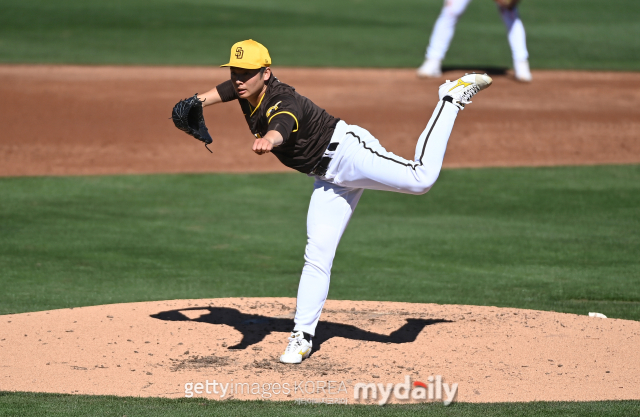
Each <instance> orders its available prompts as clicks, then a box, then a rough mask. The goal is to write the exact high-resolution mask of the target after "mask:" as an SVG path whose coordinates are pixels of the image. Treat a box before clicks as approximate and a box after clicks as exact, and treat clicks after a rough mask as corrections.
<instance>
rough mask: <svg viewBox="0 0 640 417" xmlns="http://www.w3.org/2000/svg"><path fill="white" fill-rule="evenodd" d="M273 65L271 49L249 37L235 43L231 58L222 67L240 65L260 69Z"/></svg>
mask: <svg viewBox="0 0 640 417" xmlns="http://www.w3.org/2000/svg"><path fill="white" fill-rule="evenodd" d="M270 65H271V57H270V56H269V51H267V48H265V47H264V46H263V45H262V44H261V43H258V42H256V41H254V40H253V39H249V40H246V41H242V42H237V43H234V44H233V46H232V47H231V58H230V59H229V63H228V64H224V65H220V66H221V67H238V68H246V69H258V68H262V67H268V66H270Z"/></svg>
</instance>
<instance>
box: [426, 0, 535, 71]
mask: <svg viewBox="0 0 640 417" xmlns="http://www.w3.org/2000/svg"><path fill="white" fill-rule="evenodd" d="M469 2H471V0H446V1H445V3H444V7H443V8H442V11H441V12H440V16H438V20H436V24H435V25H434V26H433V31H432V32H431V38H430V39H429V46H428V47H427V53H426V58H427V59H433V60H437V61H442V60H443V59H444V57H445V55H446V54H447V51H448V50H449V45H450V44H451V39H453V34H454V33H455V30H456V24H457V23H458V19H459V18H460V16H462V14H463V13H464V11H465V10H466V8H467V6H468V5H469ZM498 11H499V12H500V15H501V16H502V21H503V22H504V24H505V26H506V28H507V37H508V39H509V46H510V47H511V55H512V56H513V60H514V61H524V60H526V59H529V52H528V51H527V40H526V35H525V31H524V25H523V24H522V20H520V16H519V14H518V8H517V7H514V8H513V9H512V10H509V9H507V8H504V7H499V6H498Z"/></svg>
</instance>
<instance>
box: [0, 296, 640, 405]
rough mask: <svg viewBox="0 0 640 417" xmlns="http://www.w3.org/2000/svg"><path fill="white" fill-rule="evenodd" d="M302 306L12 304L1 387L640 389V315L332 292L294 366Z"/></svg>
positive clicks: (264, 302)
mask: <svg viewBox="0 0 640 417" xmlns="http://www.w3.org/2000/svg"><path fill="white" fill-rule="evenodd" d="M294 309H295V299H291V298H228V299H210V300H175V301H162V302H146V303H132V304H113V305H103V306H95V307H83V308H74V309H63V310H53V311H43V312H36V313H23V314H12V315H4V316H0V335H2V336H1V337H2V339H1V340H0V381H2V382H1V385H0V389H1V390H10V391H11V390H19V391H36V392H61V393H75V394H110V395H120V396H143V397H146V396H159V397H183V396H185V395H186V394H187V395H188V393H189V392H191V393H192V395H194V396H197V397H206V398H209V399H228V398H236V399H260V398H265V399H270V400H297V399H310V398H311V399H316V400H322V401H327V402H329V401H335V402H340V401H346V402H348V403H353V402H367V401H369V402H371V398H369V399H368V400H366V401H365V400H363V399H362V396H360V398H359V399H358V400H355V399H354V388H355V387H356V384H358V383H362V384H368V383H375V384H382V387H386V386H387V385H386V384H389V383H393V384H397V383H403V382H405V381H409V382H410V384H411V386H412V387H414V386H419V385H420V384H419V383H422V384H424V386H428V385H429V384H432V385H433V386H434V387H436V388H435V393H436V394H437V389H438V388H437V385H438V376H440V377H441V378H442V381H443V382H444V383H446V384H448V387H449V388H450V389H452V387H453V384H454V383H457V384H458V388H457V401H463V402H498V401H533V400H541V401H574V400H575V401H589V400H620V399H640V351H639V350H638V349H637V347H638V345H639V344H640V322H635V321H628V320H617V319H600V318H590V317H587V316H577V315H572V314H563V313H555V312H541V311H532V310H518V309H512V308H496V307H477V306H463V305H437V304H410V303H386V302H384V303H383V302H369V301H333V300H330V301H328V302H327V303H326V305H325V310H324V313H323V316H322V321H321V322H320V324H319V326H318V329H317V332H318V334H317V337H316V338H315V339H314V353H313V354H312V356H311V357H310V358H309V359H307V360H306V361H304V362H303V363H302V364H301V365H284V364H281V363H279V362H278V357H279V355H280V354H281V353H282V351H283V349H284V347H285V345H286V342H287V335H288V332H289V331H290V330H291V329H292V326H293V322H292V317H293V315H294ZM406 378H408V380H407V379H406ZM214 381H215V384H216V385H213V383H214ZM207 382H208V383H209V385H206V384H207ZM189 383H191V384H192V385H191V388H189V385H188V384H189ZM197 383H201V384H202V387H201V390H200V393H198V388H199V386H197V385H195V384H197ZM185 384H187V385H185ZM245 384H246V385H245ZM256 386H257V387H256ZM441 386H444V384H441ZM185 387H187V388H185ZM225 387H226V389H225ZM287 389H288V392H287ZM412 389H414V388H412ZM207 390H209V393H207V392H206V391H207ZM214 390H215V393H214ZM359 392H360V393H362V391H359ZM400 392H401V391H400ZM434 395H435V394H434ZM443 395H444V394H443ZM380 397H381V394H380V395H379V397H378V400H379V399H380ZM390 401H391V402H398V401H402V400H398V399H394V397H393V395H391V398H390ZM409 401H421V400H420V399H417V400H409Z"/></svg>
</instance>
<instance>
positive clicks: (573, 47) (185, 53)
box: [0, 0, 640, 71]
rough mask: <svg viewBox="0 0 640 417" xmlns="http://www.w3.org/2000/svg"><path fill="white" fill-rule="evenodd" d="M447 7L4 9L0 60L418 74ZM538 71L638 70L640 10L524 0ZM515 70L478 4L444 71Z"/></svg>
mask: <svg viewBox="0 0 640 417" xmlns="http://www.w3.org/2000/svg"><path fill="white" fill-rule="evenodd" d="M441 7H442V0H396V1H393V2H391V1H387V0H367V1H364V0H324V1H322V2H312V1H303V2H300V1H293V0H262V1H257V0H239V1H233V2H232V1H229V0H153V1H152V0H110V1H96V0H93V1H92V0H56V1H51V0H20V1H15V0H0V62H5V63H80V64H152V65H163V64H183V65H216V64H217V65H219V64H222V63H224V62H226V60H227V59H228V56H229V55H228V54H229V50H230V47H231V45H232V44H233V43H234V42H236V41H238V40H242V39H247V38H253V39H256V40H258V41H261V42H263V43H265V44H266V45H267V47H268V48H269V49H270V51H271V55H272V58H273V60H274V64H275V65H276V66H278V65H287V66H347V67H348V66H359V67H415V66H417V65H419V64H420V62H421V60H422V57H423V55H424V50H425V47H426V45H427V42H428V39H429V35H430V32H431V28H432V27H433V24H434V22H435V19H436V17H437V15H438V13H439V11H440V8H441ZM520 7H521V15H522V18H523V21H524V24H525V27H526V29H527V37H528V43H529V49H530V53H531V64H532V66H533V67H535V68H577V69H607V70H633V71H637V70H640V60H638V59H637V57H638V56H640V20H638V18H637V16H638V15H640V2H638V1H636V0H616V1H602V0H562V1H557V0H527V1H524V2H522V4H521V6H520ZM444 64H445V65H450V66H477V67H489V66H498V67H508V66H510V65H511V58H510V51H509V47H508V44H507V40H506V36H505V29H504V26H503V24H502V21H501V19H500V17H499V15H498V13H497V12H496V10H495V6H494V4H493V2H491V1H489V0H476V1H474V2H472V3H471V5H470V6H469V9H468V10H467V13H466V14H465V15H464V16H463V18H462V19H461V20H460V22H459V25H458V30H457V33H456V37H455V39H454V41H453V44H452V48H451V50H450V51H449V55H448V57H447V59H446V60H445V62H444Z"/></svg>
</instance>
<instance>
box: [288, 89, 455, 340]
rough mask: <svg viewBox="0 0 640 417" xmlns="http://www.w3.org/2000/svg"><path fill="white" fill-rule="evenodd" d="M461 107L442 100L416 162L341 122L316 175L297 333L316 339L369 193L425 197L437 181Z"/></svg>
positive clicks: (421, 140)
mask: <svg viewBox="0 0 640 417" xmlns="http://www.w3.org/2000/svg"><path fill="white" fill-rule="evenodd" d="M458 111H459V109H458V106H456V105H454V104H451V103H450V102H446V101H440V102H439V103H438V105H437V106H436V109H435V110H434V112H433V115H432V116H431V119H430V120H429V123H428V124H427V127H426V128H425V130H424V132H422V134H421V135H420V137H419V138H418V143H417V144H416V151H415V158H414V160H412V161H410V160H407V159H404V158H402V157H399V156H397V155H394V154H393V153H391V152H387V151H386V150H385V149H384V148H383V147H382V145H380V142H379V141H378V140H377V139H376V138H374V137H373V136H372V135H371V134H370V133H369V132H368V131H367V130H365V129H363V128H361V127H359V126H355V125H348V124H346V123H345V122H342V121H341V122H339V123H338V125H337V126H336V128H335V131H334V134H333V137H332V140H331V142H336V141H340V145H339V146H338V148H337V149H336V152H335V155H334V157H333V159H332V161H331V163H330V164H329V168H328V170H327V174H326V176H325V177H316V181H315V183H314V191H313V195H312V196H311V202H310V204H309V213H308V215H307V247H306V250H305V255H304V260H305V264H304V267H303V269H302V276H301V277H300V285H299V287H298V299H297V307H296V316H295V319H294V322H295V327H294V330H295V331H299V330H301V331H303V332H305V333H309V334H311V335H315V329H316V326H317V324H318V320H319V319H320V314H321V312H322V307H323V306H324V303H325V301H326V299H327V294H328V292H329V281H330V276H331V267H332V265H333V258H334V257H335V254H336V249H337V248H338V243H339V242H340V238H341V237H342V234H343V233H344V231H345V229H346V227H347V225H348V224H349V220H350V219H351V215H352V214H353V212H354V210H355V208H356V206H357V205H358V201H359V200H360V197H361V196H362V192H363V191H364V190H365V189H371V190H385V191H395V192H401V193H408V194H424V193H426V192H427V191H429V189H431V187H432V186H433V184H434V183H435V182H436V180H437V179H438V175H439V174H440V170H441V168H442V161H443V159H444V154H445V151H446V149H447V142H448V141H449V136H450V134H451V129H452V128H453V124H454V122H455V120H456V116H457V115H458Z"/></svg>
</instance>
